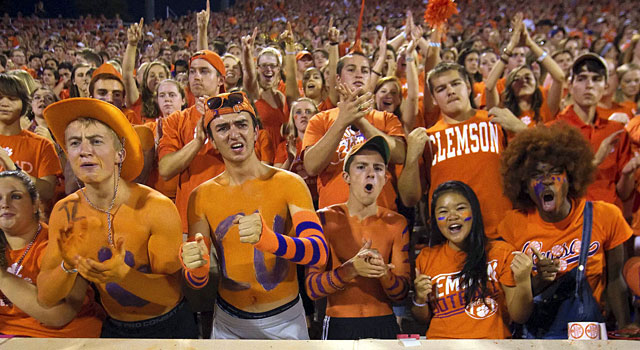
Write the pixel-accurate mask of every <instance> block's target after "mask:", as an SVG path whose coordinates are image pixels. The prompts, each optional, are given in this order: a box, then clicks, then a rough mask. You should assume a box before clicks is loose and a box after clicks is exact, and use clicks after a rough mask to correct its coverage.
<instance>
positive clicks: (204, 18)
mask: <svg viewBox="0 0 640 350" xmlns="http://www.w3.org/2000/svg"><path fill="white" fill-rule="evenodd" d="M210 14H211V8H210V6H209V0H207V7H206V8H205V9H204V10H202V11H200V12H198V14H197V15H196V25H197V27H198V35H197V41H196V44H197V46H196V47H197V50H198V51H200V50H208V49H209V39H208V38H207V34H208V33H207V30H208V29H209V17H210Z"/></svg>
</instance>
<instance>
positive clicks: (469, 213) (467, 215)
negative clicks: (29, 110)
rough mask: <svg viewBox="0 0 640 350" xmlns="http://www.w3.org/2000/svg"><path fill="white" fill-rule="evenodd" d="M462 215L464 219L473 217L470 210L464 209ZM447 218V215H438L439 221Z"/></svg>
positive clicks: (469, 219)
mask: <svg viewBox="0 0 640 350" xmlns="http://www.w3.org/2000/svg"><path fill="white" fill-rule="evenodd" d="M460 216H461V217H462V220H463V221H471V218H472V215H471V212H470V211H469V210H465V211H463V212H462V213H460ZM446 218H447V217H446V216H438V217H437V219H438V221H443V220H445V219H446Z"/></svg>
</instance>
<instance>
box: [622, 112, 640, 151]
mask: <svg viewBox="0 0 640 350" xmlns="http://www.w3.org/2000/svg"><path fill="white" fill-rule="evenodd" d="M624 128H625V129H626V130H627V132H628V133H629V138H630V139H631V150H632V151H638V150H640V116H635V117H633V119H631V120H629V123H628V124H627V126H625V127H624Z"/></svg>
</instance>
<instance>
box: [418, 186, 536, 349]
mask: <svg viewBox="0 0 640 350" xmlns="http://www.w3.org/2000/svg"><path fill="white" fill-rule="evenodd" d="M431 203H432V205H431V218H432V222H431V232H432V234H433V237H431V244H430V246H429V247H427V248H424V249H423V250H422V251H421V252H420V255H419V256H418V258H417V260H416V279H415V291H416V292H415V296H414V298H413V303H414V307H413V310H412V311H413V313H414V315H415V316H416V317H417V318H418V319H419V320H420V319H424V320H428V319H431V324H430V326H429V329H428V331H427V338H429V339H438V338H496V339H500V338H508V337H509V336H510V332H509V328H508V325H509V322H510V320H513V321H515V322H525V321H526V320H527V319H528V318H529V315H530V313H531V310H532V307H533V297H532V294H531V280H530V274H531V267H532V262H531V257H529V256H527V255H525V254H523V253H520V252H514V250H515V249H514V248H513V247H512V246H511V245H509V244H507V243H505V242H503V241H487V238H486V236H485V234H484V226H483V222H482V213H481V212H480V204H479V202H478V198H477V197H476V195H475V193H474V192H473V190H472V189H471V188H470V187H469V186H468V185H466V184H464V183H462V182H459V181H448V182H445V183H443V184H441V185H440V186H438V188H437V189H436V190H435V192H434V194H433V199H432V201H431Z"/></svg>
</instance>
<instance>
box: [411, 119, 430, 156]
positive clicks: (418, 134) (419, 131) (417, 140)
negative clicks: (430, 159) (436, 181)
mask: <svg viewBox="0 0 640 350" xmlns="http://www.w3.org/2000/svg"><path fill="white" fill-rule="evenodd" d="M428 140H429V136H428V135H427V130H426V129H425V128H422V127H419V128H415V129H413V130H412V131H411V133H409V136H407V159H406V162H411V163H414V162H417V161H418V159H419V158H420V157H421V156H422V153H423V152H424V146H425V145H426V144H427V141H428Z"/></svg>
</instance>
